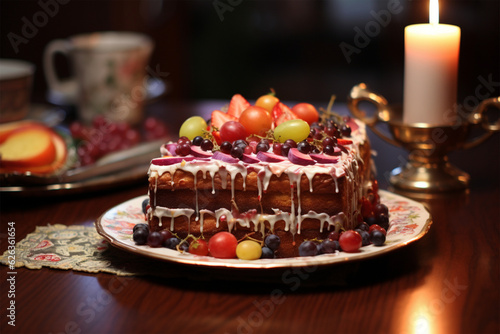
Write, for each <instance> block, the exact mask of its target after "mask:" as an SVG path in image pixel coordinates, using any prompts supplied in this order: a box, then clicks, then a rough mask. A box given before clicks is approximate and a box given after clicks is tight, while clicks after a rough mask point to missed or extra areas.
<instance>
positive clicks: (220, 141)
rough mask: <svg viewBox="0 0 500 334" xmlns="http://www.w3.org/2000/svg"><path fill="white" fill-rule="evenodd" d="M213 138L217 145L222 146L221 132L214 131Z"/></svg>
mask: <svg viewBox="0 0 500 334" xmlns="http://www.w3.org/2000/svg"><path fill="white" fill-rule="evenodd" d="M212 136H213V137H214V140H215V142H216V143H217V145H220V144H222V139H220V131H212Z"/></svg>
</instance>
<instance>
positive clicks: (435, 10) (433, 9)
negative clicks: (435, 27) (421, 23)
mask: <svg viewBox="0 0 500 334" xmlns="http://www.w3.org/2000/svg"><path fill="white" fill-rule="evenodd" d="M429 23H431V24H438V23H439V0H429Z"/></svg>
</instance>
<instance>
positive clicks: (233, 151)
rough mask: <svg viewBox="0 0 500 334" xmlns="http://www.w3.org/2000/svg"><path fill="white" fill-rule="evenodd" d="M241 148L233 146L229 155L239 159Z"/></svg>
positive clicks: (241, 153) (241, 152)
mask: <svg viewBox="0 0 500 334" xmlns="http://www.w3.org/2000/svg"><path fill="white" fill-rule="evenodd" d="M243 152H244V151H243V148H241V146H233V148H232V149H231V156H232V157H233V158H236V159H240V158H241V157H242V156H243Z"/></svg>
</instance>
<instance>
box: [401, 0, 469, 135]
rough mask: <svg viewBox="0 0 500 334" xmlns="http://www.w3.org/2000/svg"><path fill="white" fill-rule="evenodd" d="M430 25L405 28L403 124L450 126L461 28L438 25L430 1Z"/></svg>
mask: <svg viewBox="0 0 500 334" xmlns="http://www.w3.org/2000/svg"><path fill="white" fill-rule="evenodd" d="M430 2H431V5H430V8H429V24H414V25H410V26H407V27H406V28H405V80H404V101H403V122H404V123H405V124H413V123H427V124H433V125H445V124H451V123H453V122H454V121H455V117H456V102H457V73H458V55H459V50H460V28H459V27H457V26H454V25H449V24H439V6H438V3H437V0H434V1H433V0H431V1H430Z"/></svg>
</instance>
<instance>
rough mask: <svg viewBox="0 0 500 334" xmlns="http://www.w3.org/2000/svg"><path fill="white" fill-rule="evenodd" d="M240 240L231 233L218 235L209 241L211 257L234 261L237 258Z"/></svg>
mask: <svg viewBox="0 0 500 334" xmlns="http://www.w3.org/2000/svg"><path fill="white" fill-rule="evenodd" d="M236 246H238V240H236V237H235V236H234V235H232V234H231V233H229V232H219V233H216V234H215V235H214V236H213V237H211V238H210V240H209V241H208V250H209V252H210V255H212V256H213V257H216V258H219V259H232V258H235V257H236Z"/></svg>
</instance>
